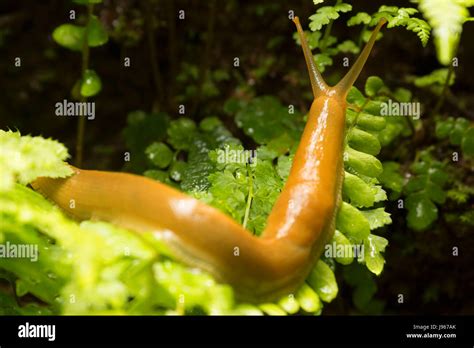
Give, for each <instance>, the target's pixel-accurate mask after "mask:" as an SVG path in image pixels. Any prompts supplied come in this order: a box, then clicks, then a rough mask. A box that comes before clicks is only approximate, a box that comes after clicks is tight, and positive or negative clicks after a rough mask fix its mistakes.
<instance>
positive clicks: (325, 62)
mask: <svg viewBox="0 0 474 348" xmlns="http://www.w3.org/2000/svg"><path fill="white" fill-rule="evenodd" d="M314 61H315V62H316V65H317V67H318V70H319V71H320V72H321V73H323V72H324V71H325V70H326V66H331V65H332V64H333V60H332V58H331V56H330V55H329V54H326V53H318V54H315V55H314Z"/></svg>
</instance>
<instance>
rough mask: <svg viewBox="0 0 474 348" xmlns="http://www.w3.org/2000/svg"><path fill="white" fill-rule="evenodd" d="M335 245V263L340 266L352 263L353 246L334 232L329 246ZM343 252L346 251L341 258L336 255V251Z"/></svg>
mask: <svg viewBox="0 0 474 348" xmlns="http://www.w3.org/2000/svg"><path fill="white" fill-rule="evenodd" d="M333 243H335V245H336V261H337V262H339V263H340V264H342V265H349V264H351V263H352V262H353V261H354V255H353V245H352V243H351V242H350V241H349V239H347V238H346V236H344V235H343V234H342V233H341V232H339V231H338V230H336V231H335V232H334V237H333V240H332V243H330V245H331V246H332V245H334V244H333ZM339 249H341V250H345V251H348V253H347V254H346V253H343V255H342V256H338V255H337V250H339Z"/></svg>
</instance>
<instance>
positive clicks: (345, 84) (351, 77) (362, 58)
mask: <svg viewBox="0 0 474 348" xmlns="http://www.w3.org/2000/svg"><path fill="white" fill-rule="evenodd" d="M385 23H387V20H386V19H385V18H381V19H380V21H379V22H378V24H377V26H376V27H375V29H374V31H372V35H371V36H370V39H369V41H368V42H367V44H366V45H365V47H364V49H363V50H362V53H361V54H360V55H359V57H358V58H357V60H356V62H355V63H354V65H353V66H352V67H351V69H350V70H349V71H348V73H347V74H346V75H345V76H344V77H343V78H342V80H341V81H339V83H338V84H337V85H336V86H335V89H336V90H337V91H338V94H339V95H341V96H344V98H345V96H346V95H347V93H349V90H350V89H351V87H352V85H353V84H354V82H355V81H356V80H357V77H359V74H360V72H361V71H362V68H363V67H364V65H365V62H366V61H367V58H368V57H369V55H370V52H371V51H372V47H373V46H374V43H375V40H376V39H377V34H378V33H379V31H380V29H381V28H382V26H383V25H384V24H385Z"/></svg>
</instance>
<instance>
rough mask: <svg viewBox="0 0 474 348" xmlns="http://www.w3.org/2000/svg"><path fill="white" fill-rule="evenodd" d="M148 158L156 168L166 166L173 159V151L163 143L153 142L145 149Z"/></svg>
mask: <svg viewBox="0 0 474 348" xmlns="http://www.w3.org/2000/svg"><path fill="white" fill-rule="evenodd" d="M145 153H146V154H147V157H148V159H149V160H150V161H151V163H153V164H154V165H155V166H157V167H158V168H166V167H168V166H169V165H170V163H171V161H172V160H173V152H172V151H171V150H170V148H169V147H168V146H167V145H166V144H164V143H156V142H155V143H153V144H151V145H150V146H148V147H147V149H146V150H145Z"/></svg>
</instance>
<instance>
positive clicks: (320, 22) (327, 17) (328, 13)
mask: <svg viewBox="0 0 474 348" xmlns="http://www.w3.org/2000/svg"><path fill="white" fill-rule="evenodd" d="M350 10H352V6H351V5H349V4H346V3H339V4H336V5H334V6H323V7H320V8H319V9H318V10H317V11H316V13H315V14H313V15H312V16H310V17H309V20H310V21H311V22H310V23H309V28H310V29H311V30H312V31H319V30H321V28H322V27H323V26H324V25H326V24H329V22H330V21H331V20H334V19H337V18H339V12H348V11H350Z"/></svg>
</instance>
